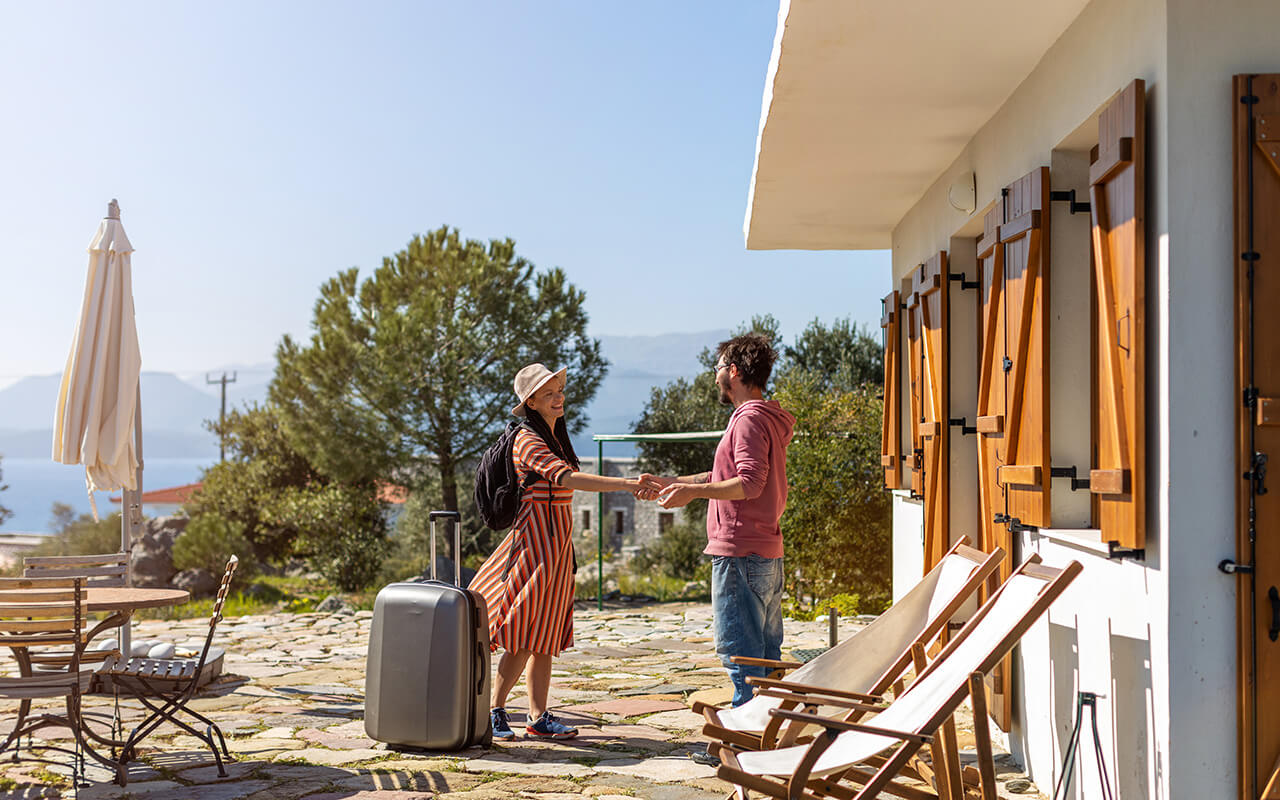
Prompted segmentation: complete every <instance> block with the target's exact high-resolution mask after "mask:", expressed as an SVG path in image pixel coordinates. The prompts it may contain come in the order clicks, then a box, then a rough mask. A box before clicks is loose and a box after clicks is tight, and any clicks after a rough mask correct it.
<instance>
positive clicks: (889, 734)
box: [717, 556, 1081, 798]
mask: <svg viewBox="0 0 1280 800" xmlns="http://www.w3.org/2000/svg"><path fill="white" fill-rule="evenodd" d="M1038 562H1039V558H1038V557H1035V556H1033V557H1032V559H1031V560H1030V561H1029V562H1028V563H1027V564H1024V565H1023V566H1022V567H1020V568H1019V569H1018V570H1017V571H1015V572H1014V574H1013V575H1012V576H1010V578H1009V580H1007V581H1006V582H1005V583H1004V585H1002V586H1001V587H1000V589H999V591H998V592H997V593H996V594H995V595H994V596H993V597H992V598H991V599H990V600H988V601H987V603H985V604H984V605H983V607H982V608H981V609H980V610H979V611H978V613H977V614H976V615H975V616H974V618H973V619H972V620H970V622H969V623H968V624H966V625H965V627H964V629H963V630H962V631H961V632H960V633H959V634H958V635H957V636H956V637H955V638H953V639H952V641H951V642H950V643H949V644H948V645H947V646H946V647H945V648H943V650H942V652H941V653H939V654H938V657H937V658H936V659H934V661H933V662H932V663H931V664H929V666H928V667H927V668H926V669H925V670H923V672H922V673H921V675H920V676H919V677H918V678H917V679H916V680H915V682H914V683H912V684H911V686H910V687H909V688H908V689H907V690H906V691H905V692H904V693H903V694H902V696H900V697H897V698H895V699H894V700H893V702H892V703H891V704H890V705H889V706H888V707H887V708H885V709H884V710H882V711H880V712H879V713H877V714H875V715H874V716H864V717H863V718H861V719H859V720H858V723H857V726H861V727H862V728H863V729H862V730H843V732H839V731H838V730H837V729H836V728H835V727H834V726H832V727H830V728H828V733H827V734H825V735H823V736H819V737H817V738H816V739H815V740H814V742H813V743H812V744H809V745H796V746H791V747H784V748H778V749H774V750H762V751H754V752H751V751H748V752H735V751H734V750H733V749H732V748H728V747H718V748H717V749H718V751H719V755H720V757H721V758H722V760H723V761H724V763H723V764H722V766H721V767H720V768H719V775H720V777H721V778H723V779H725V780H727V781H730V782H732V783H735V784H737V785H738V786H740V787H747V788H749V789H751V790H753V791H765V792H768V793H770V794H773V795H774V796H776V797H801V796H805V791H804V790H805V788H806V787H807V790H808V791H809V792H815V791H817V790H816V789H814V787H813V785H812V784H810V783H809V782H810V781H811V780H813V779H815V778H824V777H832V778H833V779H835V778H839V777H840V776H841V775H842V774H846V773H849V771H850V770H852V769H854V768H857V767H859V766H860V765H861V766H862V767H863V768H864V773H865V772H868V771H869V772H871V773H874V776H873V777H872V778H871V780H870V781H869V782H867V781H862V780H860V783H862V784H863V786H864V788H863V791H862V792H859V793H857V795H856V797H858V798H862V797H864V796H865V797H868V798H870V797H877V796H878V792H880V791H883V790H884V787H885V786H886V785H888V784H889V783H891V782H892V780H893V778H895V777H896V776H897V773H898V772H899V771H901V770H903V769H904V767H905V766H906V764H907V762H908V760H909V759H910V758H911V757H912V756H914V755H915V753H916V752H917V751H918V750H919V749H920V747H921V746H923V744H924V743H925V742H927V741H931V740H933V739H934V737H936V736H937V735H938V733H939V730H940V728H941V727H942V726H943V725H946V724H948V723H949V722H950V720H951V718H952V715H953V714H954V713H955V712H956V710H957V709H958V708H959V707H960V705H961V703H962V702H963V701H964V699H965V698H966V697H968V696H969V694H970V691H971V688H972V687H973V686H974V683H975V680H977V679H978V678H980V676H981V675H985V674H986V673H988V672H989V671H990V670H991V669H992V668H993V667H994V666H995V665H996V664H997V663H999V661H1000V659H1001V658H1003V657H1004V655H1005V654H1006V653H1008V652H1009V650H1011V649H1012V648H1013V646H1014V645H1015V644H1016V643H1017V642H1018V640H1019V639H1020V638H1021V637H1022V635H1023V634H1024V633H1026V631H1027V630H1028V629H1029V628H1030V627H1031V625H1032V624H1034V623H1035V621H1036V620H1037V619H1038V618H1039V617H1040V616H1041V615H1042V614H1043V613H1044V612H1045V611H1046V610H1047V609H1048V607H1049V605H1050V604H1051V603H1052V602H1053V600H1055V599H1056V598H1057V597H1058V596H1059V595H1061V593H1062V592H1063V591H1064V590H1065V589H1066V587H1067V585H1068V584H1070V582H1071V581H1072V580H1074V579H1075V577H1076V575H1078V574H1079V572H1080V570H1081V566H1080V564H1079V562H1075V561H1073V562H1071V563H1070V564H1069V565H1068V566H1067V567H1066V568H1064V569H1062V570H1051V569H1047V568H1043V567H1039V566H1038ZM978 685H980V683H979V684H978ZM979 694H981V692H980V691H979ZM974 699H975V703H976V704H977V705H978V706H979V708H980V709H982V714H983V719H982V720H981V721H980V722H979V721H978V720H977V714H976V713H975V727H976V728H977V729H978V730H977V731H976V735H977V736H979V737H986V735H987V731H986V726H985V721H986V720H985V703H982V702H980V698H974ZM789 713H793V712H777V711H775V712H774V714H775V715H778V714H789ZM804 716H811V715H807V714H806V715H804ZM815 724H821V722H818V721H815ZM846 727H848V726H847V725H846ZM986 741H988V742H989V739H987V740H986ZM894 748H897V750H896V752H895V754H894V755H893V756H892V757H890V758H888V760H883V761H882V760H879V759H875V757H877V756H880V755H881V754H883V753H886V752H887V751H889V750H892V749H894ZM983 749H984V748H983V742H980V743H979V750H980V751H981V750H983ZM980 756H981V752H980ZM945 757H949V758H952V759H956V758H957V756H956V755H955V754H950V755H948V756H945ZM988 760H989V751H988ZM957 763H958V761H957ZM989 766H990V765H989V764H986V765H983V764H980V765H979V767H980V771H982V769H983V767H989ZM762 777H770V778H773V780H771V781H764V782H762V781H761V780H760V778H762ZM864 777H865V775H864ZM778 779H781V780H780V781H779V780H778ZM989 788H990V791H991V795H990V796H991V797H994V796H995V795H994V791H995V789H994V786H992V787H989ZM984 791H986V789H985V788H984ZM842 796H850V797H852V796H855V795H853V793H852V792H845V793H843V794H842ZM984 796H985V795H984Z"/></svg>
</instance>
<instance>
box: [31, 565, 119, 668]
mask: <svg viewBox="0 0 1280 800" xmlns="http://www.w3.org/2000/svg"><path fill="white" fill-rule="evenodd" d="M22 576H23V577H24V578H84V585H85V588H86V589H91V588H94V587H102V586H107V587H115V586H128V585H129V554H128V553H101V554H99V555H89V556H26V557H24V558H23V559H22ZM117 652H118V651H116V650H85V651H84V652H83V653H82V654H81V656H80V661H81V663H82V664H101V663H102V662H104V661H106V660H107V659H108V658H110V657H111V656H113V655H116V654H117ZM31 663H32V664H35V665H38V668H40V669H43V668H45V667H48V666H53V667H61V666H64V665H65V664H66V652H65V651H63V652H59V651H48V650H42V651H32V652H31Z"/></svg>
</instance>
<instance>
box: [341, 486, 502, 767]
mask: <svg viewBox="0 0 1280 800" xmlns="http://www.w3.org/2000/svg"><path fill="white" fill-rule="evenodd" d="M439 518H446V519H450V520H451V521H452V522H453V529H454V550H453V552H454V555H455V556H457V555H459V554H460V553H461V550H462V548H461V539H462V536H461V527H462V526H461V521H460V517H459V515H458V513H457V512H454V511H432V512H431V514H430V520H431V580H430V581H425V582H423V583H407V582H406V583H393V584H390V585H388V586H386V587H384V588H383V589H382V591H380V592H378V597H377V599H376V600H375V601H374V606H373V627H372V629H371V630H370V632H369V656H368V659H367V662H366V674H365V689H364V730H365V733H367V734H368V735H369V737H370V738H371V739H376V740H377V741H380V742H386V743H387V744H389V745H393V746H399V747H411V748H422V749H426V750H461V749H463V748H465V747H470V746H471V745H474V744H483V745H486V746H487V745H488V744H489V743H490V741H491V738H492V732H491V731H490V729H489V694H490V684H489V612H488V609H486V608H485V603H484V598H483V597H481V596H480V595H479V594H477V593H476V592H473V591H471V590H469V589H463V588H461V586H460V585H459V584H460V583H461V581H460V580H459V579H460V577H461V568H460V560H459V559H458V558H455V559H454V583H445V582H443V581H439V580H436V520H437V519H439Z"/></svg>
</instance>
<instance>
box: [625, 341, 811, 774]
mask: <svg viewBox="0 0 1280 800" xmlns="http://www.w3.org/2000/svg"><path fill="white" fill-rule="evenodd" d="M777 357H778V355H777V353H776V352H775V351H774V349H773V347H771V346H770V345H769V340H768V339H766V338H765V337H763V336H760V335H757V334H748V335H745V336H738V337H735V338H733V339H729V340H728V341H724V342H721V343H720V344H719V346H718V347H717V348H716V365H715V380H716V386H717V387H718V389H719V391H720V402H721V403H724V404H725V405H732V406H733V407H734V411H733V415H732V416H730V417H729V425H728V427H727V428H726V429H725V432H724V436H723V437H722V438H721V439H720V444H719V445H718V446H717V447H716V456H715V462H714V465H713V467H712V469H711V471H710V472H704V473H701V474H699V475H686V476H683V477H679V478H668V477H657V476H649V475H645V476H642V478H641V480H642V483H649V484H650V485H661V486H662V487H663V488H662V490H661V492H660V493H659V494H658V502H659V503H660V504H661V505H662V507H663V508H680V507H681V506H684V505H687V504H688V503H689V501H691V500H693V499H695V498H699V497H702V498H706V499H707V500H709V501H710V502H709V503H708V506H707V548H706V550H704V551H703V552H705V553H706V554H707V555H709V556H711V604H712V608H713V610H714V613H715V636H716V652H717V653H718V654H719V655H720V659H721V661H722V662H723V663H724V665H725V668H726V669H727V670H728V671H729V677H730V679H731V680H732V681H733V705H735V706H738V705H741V704H743V703H745V702H746V701H747V700H750V699H751V694H752V690H751V687H750V686H749V685H748V684H747V677H748V676H751V675H756V676H761V677H763V676H765V675H767V674H768V673H769V671H770V670H769V669H768V668H766V667H760V666H747V665H742V664H734V663H733V662H732V661H731V660H730V659H731V658H732V657H734V656H747V657H751V658H770V659H778V658H779V657H780V656H781V655H782V531H781V529H780V528H779V527H778V520H779V519H780V518H781V517H782V511H783V509H784V507H785V506H786V503H787V445H789V444H790V443H791V434H792V428H793V427H794V426H795V417H793V416H791V414H790V413H788V412H787V411H786V410H784V409H783V408H782V406H780V405H779V404H778V403H777V401H774V400H767V401H766V400H765V399H764V388H765V385H766V384H767V383H768V381H769V375H770V373H771V372H772V371H773V363H774V361H776V360H777ZM646 479H648V480H646ZM699 755H702V754H699Z"/></svg>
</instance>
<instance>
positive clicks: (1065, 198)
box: [1049, 189, 1092, 214]
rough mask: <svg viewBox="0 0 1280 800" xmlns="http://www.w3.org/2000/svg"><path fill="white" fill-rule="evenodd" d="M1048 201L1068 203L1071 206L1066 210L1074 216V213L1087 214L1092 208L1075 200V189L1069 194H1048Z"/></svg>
mask: <svg viewBox="0 0 1280 800" xmlns="http://www.w3.org/2000/svg"><path fill="white" fill-rule="evenodd" d="M1049 200H1051V201H1054V200H1058V201H1062V202H1066V203H1070V204H1071V205H1070V206H1068V207H1067V210H1068V211H1069V212H1070V213H1072V214H1076V213H1081V214H1088V213H1089V210H1090V209H1091V208H1092V206H1090V205H1089V204H1088V203H1083V202H1079V201H1077V200H1076V190H1075V189H1072V190H1071V191H1069V192H1049Z"/></svg>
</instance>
